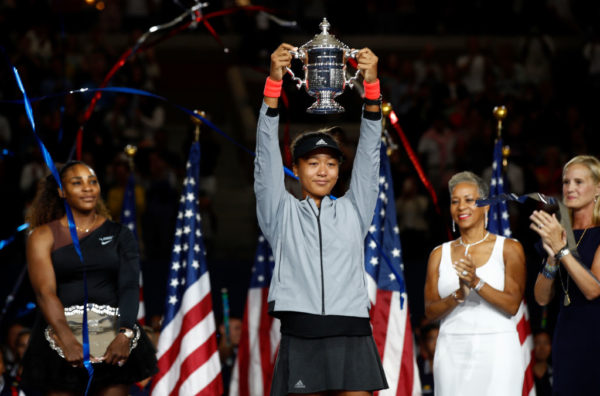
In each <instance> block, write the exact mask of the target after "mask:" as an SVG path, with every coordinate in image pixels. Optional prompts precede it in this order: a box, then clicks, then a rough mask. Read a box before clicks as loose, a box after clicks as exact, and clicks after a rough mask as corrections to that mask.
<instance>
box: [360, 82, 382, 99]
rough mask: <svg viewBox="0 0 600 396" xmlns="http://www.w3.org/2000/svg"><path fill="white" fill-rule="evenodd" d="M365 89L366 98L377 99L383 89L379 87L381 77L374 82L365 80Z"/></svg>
mask: <svg viewBox="0 0 600 396" xmlns="http://www.w3.org/2000/svg"><path fill="white" fill-rule="evenodd" d="M363 87H364V89H365V99H370V100H377V99H378V98H379V97H380V96H381V89H380V88H379V79H377V80H375V81H374V82H372V83H368V82H366V81H365V82H363Z"/></svg>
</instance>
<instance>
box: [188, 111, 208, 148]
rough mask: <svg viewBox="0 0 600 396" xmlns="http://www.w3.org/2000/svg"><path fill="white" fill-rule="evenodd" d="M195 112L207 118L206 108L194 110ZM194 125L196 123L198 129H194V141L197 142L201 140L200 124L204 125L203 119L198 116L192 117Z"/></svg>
mask: <svg viewBox="0 0 600 396" xmlns="http://www.w3.org/2000/svg"><path fill="white" fill-rule="evenodd" d="M194 114H198V115H199V116H200V117H202V118H206V112H205V111H204V110H194ZM190 118H191V120H192V122H193V123H194V125H196V129H195V130H194V141H195V142H197V141H199V140H200V125H202V120H201V119H199V118H196V117H190Z"/></svg>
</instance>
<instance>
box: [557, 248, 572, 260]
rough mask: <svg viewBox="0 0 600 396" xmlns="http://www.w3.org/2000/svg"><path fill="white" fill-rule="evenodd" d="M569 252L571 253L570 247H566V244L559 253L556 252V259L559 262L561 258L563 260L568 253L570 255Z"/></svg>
mask: <svg viewBox="0 0 600 396" xmlns="http://www.w3.org/2000/svg"><path fill="white" fill-rule="evenodd" d="M568 254H571V251H570V250H569V248H568V247H566V246H565V247H564V248H562V249H560V250H559V251H558V253H556V254H555V255H554V259H555V260H556V261H557V262H559V261H560V260H561V259H562V258H563V257H565V256H566V255H568Z"/></svg>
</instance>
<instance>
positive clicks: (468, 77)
mask: <svg viewBox="0 0 600 396" xmlns="http://www.w3.org/2000/svg"><path fill="white" fill-rule="evenodd" d="M456 65H457V66H458V71H459V73H460V76H461V78H462V82H463V84H465V86H466V87H467V90H469V93H470V94H471V95H475V96H477V95H478V94H480V93H482V92H483V89H484V78H485V75H486V73H488V72H489V67H490V60H489V59H488V57H487V56H486V55H485V54H484V52H483V51H482V49H481V44H480V42H479V38H477V37H475V36H470V37H469V38H468V39H467V53H465V54H463V55H460V56H459V57H458V59H457V60H456Z"/></svg>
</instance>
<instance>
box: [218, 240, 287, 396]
mask: <svg viewBox="0 0 600 396" xmlns="http://www.w3.org/2000/svg"><path fill="white" fill-rule="evenodd" d="M274 266H275V261H274V259H273V252H272V251H271V247H270V246H269V242H267V240H266V238H265V237H264V236H262V234H261V235H260V236H259V237H258V246H257V249H256V255H255V258H254V266H253V267H252V276H251V279H250V287H249V289H248V296H247V298H246V308H245V310H244V318H243V322H242V337H241V340H240V344H239V346H238V354H237V358H236V361H235V365H234V366H233V372H232V375H231V382H230V385H229V396H268V395H269V392H270V390H271V379H272V376H273V368H274V367H275V358H276V356H277V349H278V346H279V340H280V339H281V333H280V332H279V328H280V322H279V319H275V318H273V317H271V316H270V315H269V314H268V304H267V296H268V294H269V284H270V283H271V276H272V274H273V267H274Z"/></svg>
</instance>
